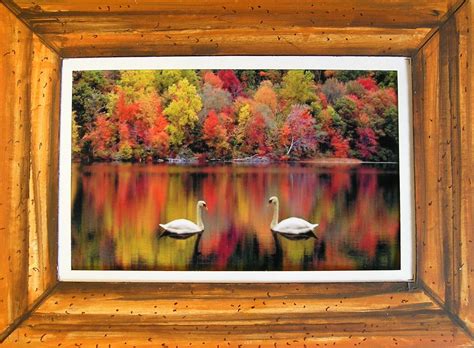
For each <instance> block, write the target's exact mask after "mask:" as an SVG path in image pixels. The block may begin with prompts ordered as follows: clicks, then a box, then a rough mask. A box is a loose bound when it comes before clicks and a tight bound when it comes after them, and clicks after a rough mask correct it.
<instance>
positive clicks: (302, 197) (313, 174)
mask: <svg viewBox="0 0 474 348" xmlns="http://www.w3.org/2000/svg"><path fill="white" fill-rule="evenodd" d="M271 196H278V197H279V200H280V219H284V218H287V217H291V216H295V217H300V218H303V219H305V220H307V221H309V222H312V223H319V227H317V228H316V234H317V237H318V238H317V239H316V238H312V237H308V238H304V239H297V240H294V239H288V238H287V237H285V236H282V235H279V234H274V233H272V232H271V230H270V222H271V219H272V208H271V207H270V206H269V204H268V198H269V197H271ZM201 199H202V200H205V201H206V202H207V206H208V209H209V210H208V211H204V212H203V220H204V225H205V230H204V232H203V233H202V234H198V235H192V236H190V237H189V238H185V239H177V238H175V237H174V236H172V235H167V234H163V233H162V232H163V231H162V230H161V229H160V228H159V224H160V223H166V222H169V221H171V220H174V219H180V218H186V219H190V220H192V221H195V219H196V202H197V201H198V200H201ZM72 200H73V202H72V204H73V205H72V269H74V270H170V271H171V270H174V271H186V270H190V271H191V270H193V271H194V270H206V271H263V270H268V271H279V270H286V271H302V270H382V269H383V270H385V269H391V270H393V269H400V213H399V211H400V207H399V184H398V165H387V164H385V165H374V164H371V165H365V164H364V165H352V166H351V165H337V164H336V165H321V164H302V163H281V164H274V163H272V164H262V165H235V164H234V165H232V164H216V165H186V166H183V165H171V164H153V165H152V164H150V165H148V164H144V165H141V164H111V163H98V164H92V165H79V164H74V165H73V179H72Z"/></svg>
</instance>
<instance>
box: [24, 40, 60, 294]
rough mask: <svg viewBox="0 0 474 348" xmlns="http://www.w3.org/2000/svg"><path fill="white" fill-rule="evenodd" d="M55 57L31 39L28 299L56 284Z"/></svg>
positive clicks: (57, 71)
mask: <svg viewBox="0 0 474 348" xmlns="http://www.w3.org/2000/svg"><path fill="white" fill-rule="evenodd" d="M59 81H60V61H59V58H58V56H57V55H56V54H55V53H53V52H51V50H49V49H48V48H47V47H46V46H44V45H43V44H42V43H41V42H40V41H39V39H38V38H37V37H36V36H35V37H34V38H33V51H32V71H31V93H30V100H31V101H30V110H31V131H30V141H31V147H30V156H31V160H30V180H29V188H30V194H29V271H28V277H29V281H28V286H29V288H28V297H29V298H28V302H29V303H33V302H34V301H35V300H36V299H37V298H38V297H39V296H41V294H42V293H44V292H45V291H46V290H47V289H48V288H50V287H51V286H52V285H53V284H54V283H56V267H57V245H56V239H57V237H56V236H57V232H56V231H57V228H56V226H57V194H58V190H57V186H58V185H57V183H58V135H59V130H58V127H59Z"/></svg>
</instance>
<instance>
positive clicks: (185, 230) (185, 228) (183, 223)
mask: <svg viewBox="0 0 474 348" xmlns="http://www.w3.org/2000/svg"><path fill="white" fill-rule="evenodd" d="M202 207H204V208H206V209H207V205H206V202H204V201H199V202H197V204H196V215H197V219H196V223H194V222H192V221H190V220H186V219H177V220H173V221H171V222H168V223H167V224H160V226H161V228H163V229H164V230H165V231H168V232H171V233H176V234H180V235H186V234H192V233H200V232H202V231H204V223H203V222H202V210H201V208H202Z"/></svg>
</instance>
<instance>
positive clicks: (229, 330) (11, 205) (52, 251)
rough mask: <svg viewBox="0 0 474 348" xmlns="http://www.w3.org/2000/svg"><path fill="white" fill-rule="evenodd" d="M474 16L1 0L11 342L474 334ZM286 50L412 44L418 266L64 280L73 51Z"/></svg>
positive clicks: (464, 342) (2, 208)
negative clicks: (224, 279)
mask: <svg viewBox="0 0 474 348" xmlns="http://www.w3.org/2000/svg"><path fill="white" fill-rule="evenodd" d="M207 6H208V7H207ZM473 16H474V3H473V1H472V0H466V1H452V0H443V1H441V0H440V1H436V2H432V1H419V2H417V4H416V6H414V5H413V3H412V2H407V1H403V0H400V1H395V2H390V3H386V2H382V1H379V0H376V1H373V2H371V3H362V4H356V5H354V4H353V3H352V2H348V1H344V0H340V1H337V2H324V3H314V4H312V3H311V2H304V3H301V4H299V7H297V8H296V7H294V6H293V4H292V3H291V2H288V3H287V2H283V3H278V4H276V3H274V2H270V1H262V2H259V3H257V2H245V3H244V2H237V3H227V2H219V1H214V2H213V3H212V4H210V3H205V4H197V3H191V2H189V3H180V4H172V3H167V2H161V1H148V0H146V1H142V2H140V4H137V3H135V2H124V4H121V5H104V4H102V3H99V2H97V3H92V2H86V3H81V2H63V3H60V2H57V1H48V0H44V1H38V2H37V3H36V4H35V5H33V6H32V5H31V3H30V2H26V1H21V0H15V1H13V0H3V1H2V4H0V23H1V24H2V25H0V34H1V35H0V47H1V48H2V51H1V52H0V95H2V98H3V101H2V103H1V104H0V124H1V125H2V127H1V128H0V153H1V158H2V167H1V168H0V178H1V180H0V183H1V185H0V241H1V243H2V245H3V247H4V251H3V252H2V253H0V332H1V334H0V339H1V340H2V341H3V345H5V346H13V347H14V346H25V345H29V344H30V345H32V346H35V347H41V346H45V347H50V346H62V347H65V346H72V347H74V346H101V347H102V346H108V345H110V346H113V347H115V346H132V347H133V346H140V347H141V346H150V347H152V346H173V347H174V346H185V345H186V346H189V345H190V344H192V345H200V346H205V347H208V346H209V347H218V346H219V347H223V346H239V345H241V346H244V347H247V346H249V347H250V346H256V347H258V346H261V347H266V346H268V347H270V346H271V347H274V346H277V347H278V346H287V345H289V346H295V347H302V346H305V345H306V346H307V347H313V346H317V345H319V346H324V345H327V346H330V345H335V346H354V345H358V344H360V345H364V344H365V345H367V346H396V345H400V346H414V345H419V344H423V345H425V346H434V347H437V346H470V345H472V344H473V343H474V341H473V332H474V304H473V303H474V284H473V283H474V281H473V279H474V277H473V274H474V260H473V259H474V255H473V253H472V252H470V251H472V250H473V249H472V248H473V240H474V237H473V234H474V228H473V220H472V219H473V216H474V211H473V209H474V206H473V197H474V195H473V193H474V192H473V180H472V179H473V178H472V175H473V174H472V169H473V163H472V162H473V156H472V151H473V135H474V129H473V117H472V112H473V106H474V96H473V94H472V93H473V92H472V82H471V81H472V78H473V77H474V70H473V69H474V65H473V64H472V61H473V56H472V50H473V44H474V40H473V34H472V27H473V26H472V23H473V22H472V21H473ZM270 52H271V54H279V55H290V54H299V55H330V54H332V55H350V54H356V55H364V54H365V55H404V56H410V57H412V62H413V110H414V126H413V132H414V156H415V161H414V162H415V197H416V202H415V208H416V210H415V214H416V240H417V250H416V257H417V262H416V263H417V274H416V282H415V283H414V284H409V283H392V284H374V283H363V284H345V285H342V284H291V285H289V284H271V285H270V284H259V285H257V284H213V285H205V284H167V285H162V284H127V283H124V284H111V283H109V284H105V283H103V284H101V283H97V284H92V283H70V284H65V283H61V282H59V283H58V281H57V277H56V267H57V264H56V260H57V228H56V226H57V205H58V201H57V180H58V140H59V138H58V134H59V132H58V127H59V122H58V120H59V99H60V96H59V88H60V85H59V81H60V72H61V69H60V66H61V59H62V58H66V57H89V56H131V55H137V56H140V55H141V56H150V55H154V56H156V55H235V54H248V55H252V54H260V55H261V54H268V53H270Z"/></svg>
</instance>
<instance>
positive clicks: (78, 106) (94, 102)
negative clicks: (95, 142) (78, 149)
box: [72, 71, 108, 139]
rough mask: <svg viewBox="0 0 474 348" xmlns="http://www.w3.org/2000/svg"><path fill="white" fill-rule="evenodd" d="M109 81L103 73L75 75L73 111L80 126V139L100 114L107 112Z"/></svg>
mask: <svg viewBox="0 0 474 348" xmlns="http://www.w3.org/2000/svg"><path fill="white" fill-rule="evenodd" d="M107 84H108V83H107V80H106V79H105V78H104V75H103V72H101V71H76V72H74V74H73V87H72V110H73V112H74V114H75V122H76V123H77V125H78V127H79V128H78V133H79V134H78V135H79V139H82V138H83V137H84V135H85V133H86V129H87V128H88V127H90V126H91V125H92V124H93V122H94V121H95V118H96V116H97V115H98V114H100V113H104V112H107V97H106V93H107V92H108V86H107Z"/></svg>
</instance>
